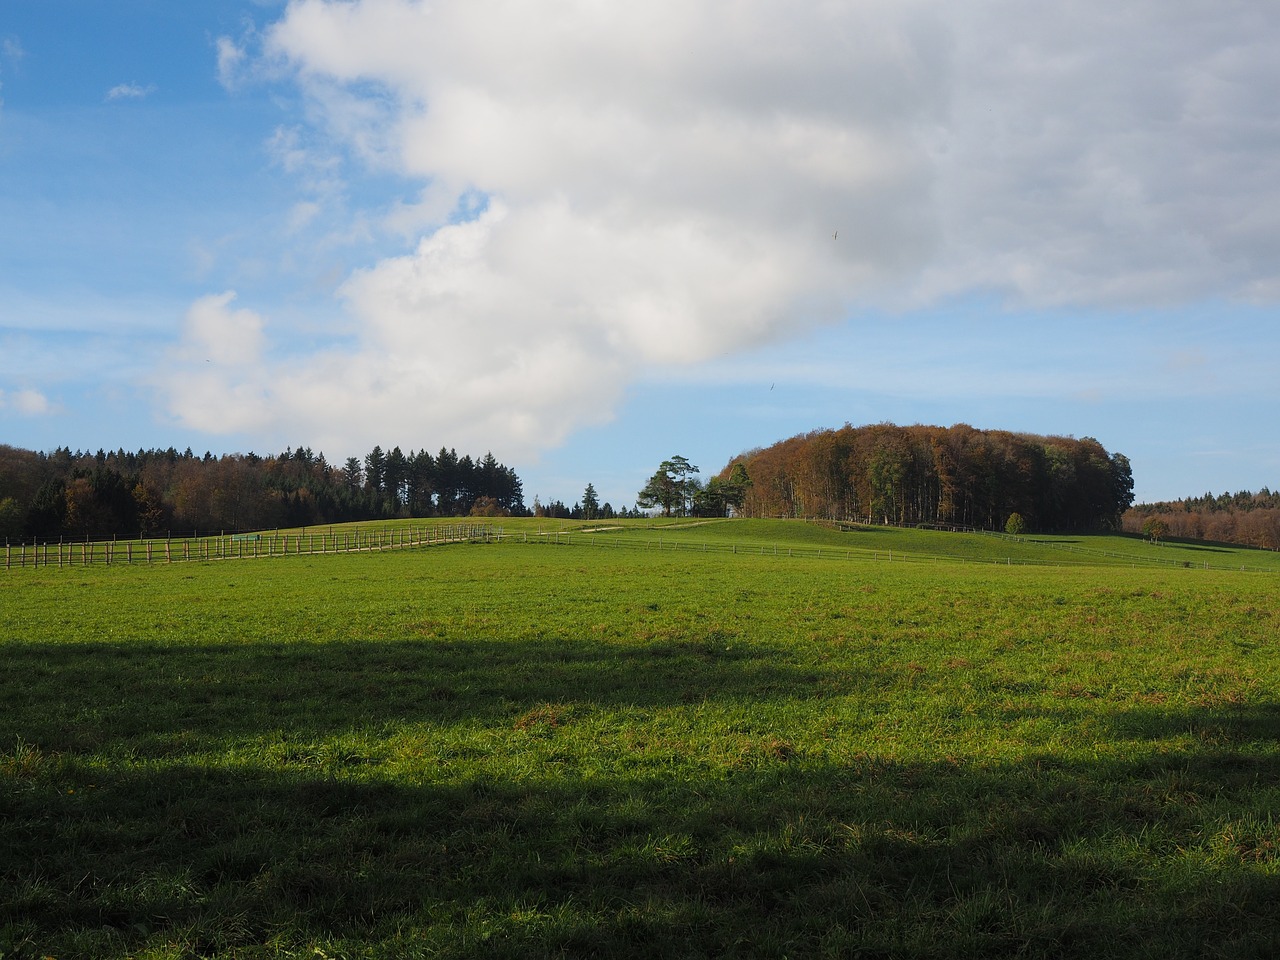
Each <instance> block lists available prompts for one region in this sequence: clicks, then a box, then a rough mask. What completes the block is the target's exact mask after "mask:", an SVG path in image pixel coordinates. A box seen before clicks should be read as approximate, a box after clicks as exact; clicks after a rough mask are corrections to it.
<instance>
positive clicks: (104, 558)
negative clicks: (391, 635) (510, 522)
mask: <svg viewBox="0 0 1280 960" xmlns="http://www.w3.org/2000/svg"><path fill="white" fill-rule="evenodd" d="M494 538H495V534H494V531H493V528H492V527H491V526H489V525H487V524H472V523H454V524H427V525H412V526H410V525H397V526H388V527H372V528H369V527H342V528H340V529H336V530H333V529H330V530H321V531H318V532H316V531H306V530H303V531H292V532H283V533H282V532H279V531H268V532H262V533H236V534H222V535H220V536H216V537H192V538H183V539H163V540H160V539H154V540H120V541H117V540H99V541H94V542H88V541H86V542H82V543H71V542H65V541H60V542H58V543H31V544H26V543H24V544H8V543H6V544H5V547H4V568H5V569H6V570H13V569H15V568H16V569H23V568H28V567H29V568H31V569H33V570H34V569H42V568H44V569H47V568H50V567H52V568H65V567H89V566H110V565H112V564H134V563H142V564H146V563H179V562H191V561H211V560H247V559H254V558H270V557H290V556H306V555H314V554H329V553H367V552H371V551H382V550H406V549H412V548H415V547H429V546H434V545H437V544H443V543H461V542H471V541H477V542H488V541H490V540H492V539H494Z"/></svg>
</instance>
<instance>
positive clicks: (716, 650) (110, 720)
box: [0, 634, 819, 751]
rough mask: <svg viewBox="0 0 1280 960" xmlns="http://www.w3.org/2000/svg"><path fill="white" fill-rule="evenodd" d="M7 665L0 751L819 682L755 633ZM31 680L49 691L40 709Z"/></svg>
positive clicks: (41, 657) (8, 655) (473, 715)
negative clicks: (750, 638)
mask: <svg viewBox="0 0 1280 960" xmlns="http://www.w3.org/2000/svg"><path fill="white" fill-rule="evenodd" d="M4 656H5V670H4V672H3V674H0V749H3V745H4V744H5V743H6V742H12V739H13V738H14V737H15V736H17V737H22V738H24V739H25V740H26V741H27V742H30V743H36V744H40V745H41V746H43V747H44V748H45V749H50V750H80V751H83V750H87V749H93V750H110V749H112V748H113V747H119V746H125V747H134V748H136V747H139V746H144V745H146V744H147V743H149V742H154V741H158V740H163V739H164V738H166V737H171V736H173V735H176V734H181V735H183V736H184V737H185V738H187V739H188V740H189V739H190V738H191V737H192V736H195V737H209V738H219V739H222V738H227V737H232V738H234V737H237V736H257V735H260V734H262V733H264V732H268V731H272V730H279V731H282V732H285V733H288V734H290V735H293V736H295V737H304V738H306V737H320V736H327V735H331V734H333V733H335V732H341V731H344V730H349V729H352V728H354V727H360V728H377V727H379V726H380V725H382V724H386V723H393V722H394V723H402V722H405V721H409V722H419V721H421V722H429V723H453V722H457V721H459V720H466V719H470V720H477V721H493V720H500V719H502V718H506V717H510V716H515V715H519V714H520V713H523V712H525V711H527V710H529V709H530V708H532V707H534V706H537V705H539V704H546V703H559V702H566V701H575V702H582V703H590V704H594V705H598V706H613V707H625V706H637V707H661V706H673V705H678V704H682V703H697V702H699V701H702V700H704V699H708V698H710V699H715V700H752V701H756V700H761V699H766V698H779V697H788V696H791V697H808V696H811V695H812V692H813V686H814V684H815V683H816V682H817V680H818V679H819V674H817V673H816V672H815V671H813V670H812V669H807V668H799V667H797V666H794V665H792V664H790V663H788V656H789V655H788V654H787V653H786V652H785V651H783V650H780V649H774V648H770V647H765V646H761V645H759V644H746V643H734V642H732V640H730V641H729V642H726V640H725V638H720V637H717V636H715V635H714V634H712V635H710V636H708V637H706V638H705V639H701V640H683V639H672V640H666V641H664V640H661V639H653V640H649V641H647V642H646V643H645V644H643V645H635V644H631V645H623V644H610V643H605V642H595V641H589V640H575V641H573V642H565V641H529V640H477V641H471V640H447V639H445V640H434V639H424V640H407V641H377V642H372V641H371V642H362V643H350V642H341V643H339V642H334V643H325V644H307V643H292V644H280V643H274V644H273V643H263V642H254V643H246V644H243V645H228V644H217V645H192V646H184V647H173V646H165V645H159V644H148V643H115V644H101V643H99V644H21V645H18V644H15V645H10V646H7V647H5V648H4ZM33 691H52V695H51V696H46V697H44V698H43V699H42V702H40V703H38V705H33V704H32V696H33Z"/></svg>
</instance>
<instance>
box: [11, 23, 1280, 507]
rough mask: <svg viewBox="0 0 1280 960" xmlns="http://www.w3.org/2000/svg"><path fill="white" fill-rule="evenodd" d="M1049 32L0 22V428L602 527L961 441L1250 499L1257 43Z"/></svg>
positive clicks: (1273, 449)
mask: <svg viewBox="0 0 1280 960" xmlns="http://www.w3.org/2000/svg"><path fill="white" fill-rule="evenodd" d="M1030 6H1031V5H1027V4H1023V3H1018V2H1015V0H983V2H975V3H973V4H949V3H943V2H941V0H919V2H913V0H906V2H893V3H889V2H870V0H866V2H855V0H848V2H843V3H833V4H824V5H810V6H808V7H806V6H800V7H797V6H796V5H794V4H783V3H780V2H766V0H740V2H735V3H724V2H719V0H717V2H711V0H682V2H675V0H654V2H651V3H649V4H645V5H642V6H632V7H624V6H620V5H603V4H602V5H588V4H577V3H573V4H571V3H558V2H551V3H546V4H537V5H533V4H516V3H509V2H499V0H468V2H460V0H437V2H435V3H433V4H431V5H430V6H429V7H427V6H424V5H422V4H419V3H416V2H410V0H362V2H351V3H336V2H323V0H303V2H294V3H291V4H286V3H283V2H272V0H260V2H249V0H203V2H191V3H173V2H168V0H150V2H144V0H117V2H113V3H111V4H106V3H97V2H89V0H80V2H69V0H41V2H35V0H0V224H3V229H0V443H9V444H12V445H15V446H21V447H27V448H33V449H42V450H48V449H52V448H54V447H56V446H63V445H66V446H70V447H72V448H92V449H96V448H98V447H110V448H115V447H126V448H130V449H137V448H139V447H167V446H170V445H174V446H177V447H178V448H183V447H185V446H188V445H189V446H191V447H192V448H193V449H196V450H198V451H201V452H202V451H204V450H212V451H213V452H215V453H221V452H234V451H247V450H254V451H257V452H259V453H263V452H275V451H278V450H282V449H284V448H285V447H286V446H298V445H300V444H305V445H307V446H310V447H312V448H313V449H317V450H323V451H324V452H325V453H326V454H327V455H328V456H329V458H330V459H331V460H339V461H340V460H342V459H344V458H345V457H347V456H350V455H360V456H362V455H363V454H364V453H365V452H367V451H368V450H369V449H370V448H371V447H372V446H373V445H374V444H381V445H382V446H384V447H389V446H393V445H399V446H401V447H403V448H405V449H406V450H407V449H410V448H419V447H426V448H428V449H431V450H436V449H438V448H439V447H440V446H442V445H445V446H451V447H456V448H457V449H458V450H459V452H470V453H472V454H474V455H480V454H483V453H484V452H485V451H486V450H492V452H493V453H494V455H495V456H496V457H498V459H499V460H501V461H502V462H504V463H506V464H508V465H509V466H512V467H514V468H515V469H516V471H517V472H518V473H519V474H520V475H521V477H522V478H523V479H524V480H525V491H526V498H527V500H529V501H532V498H533V496H534V495H535V494H536V495H538V496H540V497H541V498H542V499H543V500H547V499H552V498H560V499H563V500H565V501H566V502H569V503H572V502H573V501H574V500H576V499H577V498H578V497H579V496H580V494H581V492H582V490H583V488H584V487H585V485H586V484H587V483H588V482H592V483H594V484H595V486H596V487H597V489H598V490H599V491H600V494H601V497H602V499H604V500H609V501H610V502H612V503H614V505H615V506H619V505H622V504H630V503H631V502H632V501H633V500H634V497H635V492H636V491H637V490H638V489H639V488H640V486H641V485H642V484H643V483H644V480H645V479H646V478H647V476H648V475H649V474H650V473H651V472H652V471H653V469H654V468H655V467H656V465H657V464H658V463H659V462H660V461H661V460H663V459H666V458H668V457H670V456H671V455H673V454H677V453H678V454H681V455H684V456H687V457H688V458H689V459H690V460H692V461H693V462H694V463H696V464H699V465H701V466H702V468H703V470H704V473H705V472H712V471H715V470H717V469H719V468H720V467H721V466H723V465H724V464H725V463H727V462H728V461H729V460H730V458H732V457H733V456H734V455H735V454H737V453H739V452H741V451H743V450H746V449H750V448H752V447H757V446H766V445H768V444H770V443H772V442H774V441H776V440H780V439H783V438H785V437H788V436H791V435H794V434H796V433H800V432H805V431H808V430H812V429H816V428H821V427H838V426H840V425H841V424H843V423H845V422H852V423H854V424H860V423H869V422H880V421H893V422H897V423H916V422H919V423H936V424H942V425H949V424H952V423H958V422H965V423H970V424H972V425H974V426H977V427H986V428H995V429H1010V430H1019V431H1028V432H1035V433H1044V434H1070V435H1074V436H1094V437H1097V438H1098V439H1099V440H1101V441H1102V443H1103V444H1104V445H1105V446H1106V447H1107V448H1108V449H1109V450H1112V451H1120V452H1123V453H1125V454H1126V455H1128V456H1129V457H1130V458H1131V460H1132V462H1133V468H1134V475H1135V480H1136V488H1137V495H1138V497H1139V499H1142V500H1153V499H1168V498H1174V497H1177V496H1181V495H1184V494H1198V493H1202V492H1205V491H1208V490H1211V491H1214V492H1220V491H1223V490H1237V489H1245V488H1247V489H1258V488H1260V487H1262V486H1264V485H1265V486H1270V487H1271V488H1275V487H1276V486H1277V485H1278V484H1280V417H1277V412H1280V403H1278V401H1280V359H1278V358H1280V322H1277V309H1276V306H1277V299H1278V298H1280V167H1277V165H1276V164H1275V162H1274V159H1275V157H1276V156H1278V155H1280V105H1278V104H1277V103H1276V98H1275V97H1274V90H1275V89H1277V88H1278V87H1280V61H1277V58H1275V57H1274V51H1275V50H1276V49H1277V48H1278V44H1280V24H1277V23H1273V21H1274V20H1275V18H1274V17H1272V16H1269V15H1268V13H1267V10H1266V9H1265V7H1266V5H1262V4H1257V5H1252V4H1240V5H1223V4H1221V3H1209V2H1183V0H1179V2H1172V3H1170V2H1160V3H1156V2H1154V0H1153V2H1142V0H1135V2H1133V3H1129V4H1126V5H1124V8H1123V9H1118V8H1116V7H1115V5H1114V4H1112V3H1103V2H1101V0H1097V2H1094V0H1087V2H1083V3H1081V4H1074V5H1071V8H1070V10H1066V9H1065V8H1064V9H1063V10H1045V9H1030ZM1037 6H1038V5H1037Z"/></svg>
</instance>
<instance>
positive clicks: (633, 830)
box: [0, 524, 1280, 957]
mask: <svg viewBox="0 0 1280 960" xmlns="http://www.w3.org/2000/svg"><path fill="white" fill-rule="evenodd" d="M732 527H733V525H727V524H726V525H721V526H718V527H717V526H711V527H706V528H699V530H697V531H696V532H697V535H698V536H699V537H702V536H706V537H711V536H713V535H721V536H728V535H730V533H731V532H732V536H734V537H737V538H738V539H737V540H735V542H741V543H747V542H752V537H755V538H756V541H755V542H758V543H765V542H768V540H769V539H770V534H771V533H772V534H773V537H772V538H773V539H774V540H777V539H780V537H782V536H785V537H787V538H798V539H788V540H787V541H786V542H790V543H792V544H800V543H806V544H814V543H816V542H817V541H821V542H823V543H826V542H828V541H827V540H826V539H824V538H828V537H833V538H847V537H849V536H860V535H861V534H853V535H850V534H844V535H841V534H836V533H830V532H826V531H823V530H821V528H816V527H798V528H797V527H794V526H793V527H788V528H787V532H786V533H785V534H780V533H779V531H778V530H777V529H774V530H770V529H769V528H767V527H760V528H758V529H756V530H754V531H753V530H752V529H751V528H746V531H745V533H744V532H743V530H741V529H740V530H738V531H732ZM694 534H695V531H694V530H692V529H689V530H688V531H687V535H688V536H690V537H693V536H694ZM674 535H675V531H673V530H665V531H663V536H664V537H670V536H674ZM933 536H934V538H935V540H932V541H931V540H929V538H928V537H926V538H925V540H922V541H919V542H921V543H925V542H936V537H939V536H942V535H933ZM690 542H694V541H692V540H691V541H690ZM840 542H844V540H843V539H842V540H840ZM893 542H894V543H895V544H897V545H898V546H895V548H894V549H903V546H902V545H903V544H904V543H906V542H907V541H904V540H903V539H896V540H894V541H893ZM953 542H954V541H953ZM1125 542H1126V543H1128V544H1132V541H1125ZM1152 549H1155V548H1152ZM921 552H922V553H930V552H931V553H932V555H937V554H938V553H939V551H938V550H937V549H934V550H932V551H927V550H925V551H921ZM993 557H994V554H993V555H991V556H989V557H988V558H987V559H992V558H993ZM1275 597H1276V592H1275V582H1274V580H1273V578H1271V577H1268V576H1256V575H1240V574H1226V573H1218V572H1214V571H1203V570H1183V569H1173V570H1160V569H1155V570H1151V569H1136V570H1135V569H1126V568H1123V567H1121V568H1116V567H1102V568H1096V569H1090V568H1083V567H1081V568H1071V569H1065V568H1064V569H1051V568H1039V567H1004V566H979V565H975V564H965V565H957V564H948V563H935V564H931V565H919V564H896V565H894V564H887V563H881V564H847V563H833V562H829V561H826V560H816V559H802V558H798V557H795V558H789V559H785V560H784V559H782V558H781V557H777V558H775V557H773V556H772V555H768V556H763V557H762V556H759V555H740V556H736V557H732V558H730V557H725V556H724V555H720V554H709V555H702V554H700V553H698V552H696V551H686V552H658V551H654V550H650V551H645V550H613V551H609V550H605V549H594V550H592V549H535V548H533V547H526V546H522V545H500V546H494V545H490V546H459V547H449V548H440V549H434V550H430V551H418V552H407V553H385V554H372V555H362V556H343V557H339V556H330V557H317V558H290V559H287V560H280V559H277V560H274V561H256V562H249V561H246V562H242V563H231V564H192V565H174V566H171V567H168V566H165V567H154V568H150V569H145V568H138V567H134V568H121V567H115V568H112V569H110V570H103V569H91V570H88V571H83V570H76V571H74V572H71V571H62V572H59V571H56V570H55V571H50V572H48V573H45V572H43V571H41V572H40V573H32V572H31V571H24V572H22V573H21V574H20V575H16V576H15V575H11V576H10V577H9V579H7V580H6V582H5V584H4V592H3V594H2V595H0V615H2V616H0V620H2V621H3V622H4V623H5V624H6V625H7V626H6V629H5V633H4V635H3V642H2V643H0V651H2V653H3V656H4V658H5V664H6V671H5V672H4V674H3V679H2V680H0V791H2V793H0V802H2V803H3V806H2V807H0V809H3V811H4V817H3V820H2V821H0V849H4V850H5V851H6V856H5V857H4V858H3V859H2V860H0V870H2V871H3V874H2V876H0V904H3V906H0V950H2V951H4V952H5V954H6V956H8V955H10V954H12V955H15V956H42V955H44V954H46V953H47V954H50V955H55V956H125V955H133V956H142V957H160V956H195V955H223V956H232V955H233V954H234V955H235V956H237V957H246V956H277V955H280V956H283V955H289V954H291V953H296V954H297V955H307V956H320V955H327V956H339V955H349V956H412V955H414V954H415V953H417V954H419V955H423V956H426V955H443V956H495V955H497V956H502V955H510V956H528V955H559V954H567V955H588V954H593V955H606V956H608V955H611V956H635V955H646V954H647V955H654V956H680V955H689V956H697V955H707V956H711V955H735V954H737V955H761V956H766V955H767V956H776V955H781V954H783V953H789V954H790V955H792V956H796V955H831V956H838V955H848V954H849V953H851V952H853V951H854V950H862V951H864V952H865V953H866V954H867V955H872V956H874V955H882V956H891V955H900V956H901V955H914V956H973V955H1003V954H1015V953H1019V952H1021V953H1023V954H1031V955H1043V956H1050V955H1054V956H1081V957H1083V956H1090V957H1092V956H1099V955H1104V956H1105V955H1127V956H1162V957H1164V956H1201V955H1206V954H1213V953H1214V952H1215V951H1216V952H1218V953H1220V954H1222V955H1250V954H1262V953H1265V952H1266V950H1267V949H1268V947H1273V946H1275V945H1276V943H1277V926H1276V921H1275V920H1274V917H1275V916H1276V915H1277V911H1278V910H1280V833H1278V832H1277V828H1276V826H1275V823H1274V821H1273V820H1272V811H1273V810H1274V809H1275V808H1276V805H1277V801H1280V752H1278V751H1277V743H1278V742H1280V712H1278V711H1277V706H1276V704H1277V702H1280V701H1278V700H1277V695H1278V694H1280V689H1277V688H1278V687H1280V655H1278V654H1277V651H1276V649H1275V644H1274V637H1275V636H1277V635H1278V634H1280V605H1278V604H1277V602H1276V599H1275Z"/></svg>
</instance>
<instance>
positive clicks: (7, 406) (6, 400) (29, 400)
mask: <svg viewBox="0 0 1280 960" xmlns="http://www.w3.org/2000/svg"><path fill="white" fill-rule="evenodd" d="M0 410H12V411H14V412H15V413H17V414H19V415H21V416H24V417H43V416H47V415H49V414H51V413H53V412H55V409H54V405H53V404H52V403H51V402H50V401H49V398H48V397H46V396H45V395H44V394H43V393H41V392H40V391H39V390H30V389H26V390H18V391H15V392H13V393H6V392H5V391H3V390H0Z"/></svg>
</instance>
